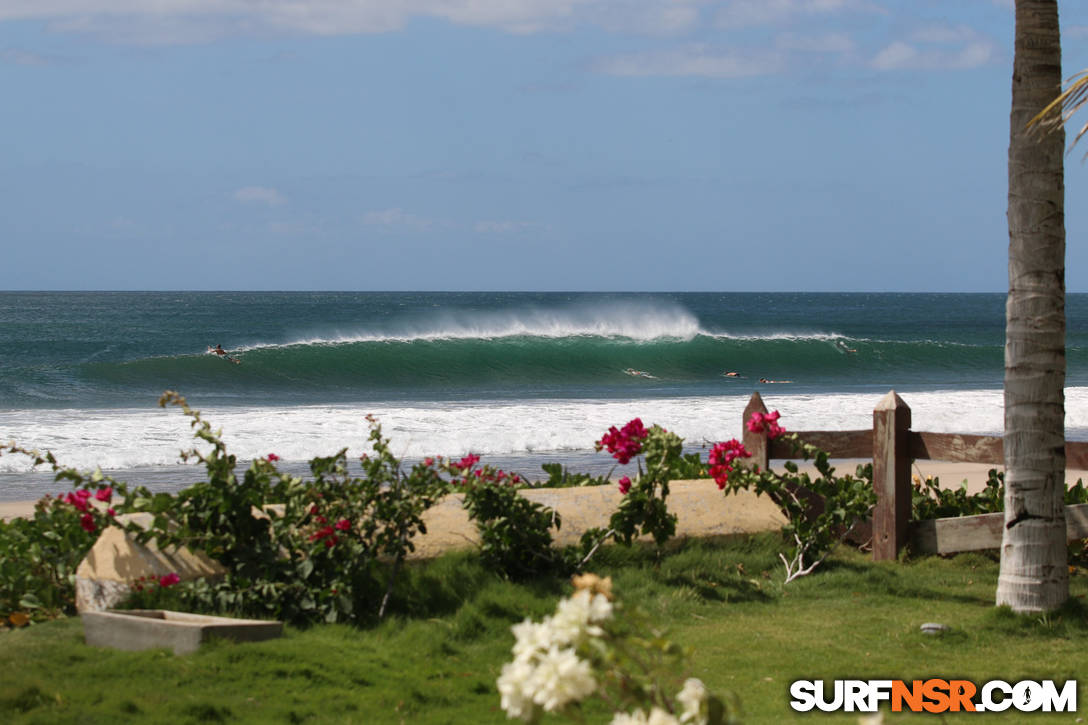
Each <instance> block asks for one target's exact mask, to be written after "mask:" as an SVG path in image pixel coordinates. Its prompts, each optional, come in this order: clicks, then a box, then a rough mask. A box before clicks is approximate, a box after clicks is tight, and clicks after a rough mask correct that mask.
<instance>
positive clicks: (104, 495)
mask: <svg viewBox="0 0 1088 725" xmlns="http://www.w3.org/2000/svg"><path fill="white" fill-rule="evenodd" d="M94 497H95V498H96V499H98V500H99V501H102V502H106V501H109V500H110V499H111V498H113V488H112V487H111V486H107V487H106V488H100V489H98V490H97V491H95V492H94Z"/></svg>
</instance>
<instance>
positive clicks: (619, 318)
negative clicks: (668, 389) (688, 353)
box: [238, 300, 706, 351]
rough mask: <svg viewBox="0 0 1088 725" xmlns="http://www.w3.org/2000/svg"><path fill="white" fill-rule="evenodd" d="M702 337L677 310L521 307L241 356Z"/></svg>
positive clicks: (298, 341)
mask: <svg viewBox="0 0 1088 725" xmlns="http://www.w3.org/2000/svg"><path fill="white" fill-rule="evenodd" d="M699 334H706V333H705V332H704V331H703V330H702V329H701V328H700V327H699V321H698V319H697V318H696V317H695V316H694V315H693V314H691V312H689V311H688V310H686V309H684V308H683V307H681V306H680V305H677V304H671V303H666V302H662V301H660V300H658V301H653V302H649V301H646V302H644V301H639V300H630V301H602V302H592V303H580V304H573V305H570V306H569V307H565V308H558V309H555V308H550V309H542V308H535V307H525V308H521V309H512V310H503V311H495V312H491V311H464V312H458V311H455V310H453V311H451V310H436V311H435V312H434V314H433V315H431V316H428V317H426V318H424V319H403V320H400V321H396V322H393V323H390V324H389V325H387V326H386V327H367V328H364V329H359V330H344V329H340V330H334V331H322V332H320V333H316V334H303V335H298V336H296V337H295V339H293V340H291V341H290V342H287V343H254V344H250V345H248V346H244V347H240V348H238V349H239V350H241V351H245V350H253V349H258V348H267V347H288V346H294V345H341V344H348V343H355V342H411V341H415V340H494V339H501V338H509V337H541V338H553V339H555V338H566V337H608V338H621V339H629V340H634V341H638V342H646V341H650V340H660V339H678V340H690V339H692V338H693V337H695V336H696V335H699Z"/></svg>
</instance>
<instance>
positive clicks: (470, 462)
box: [450, 453, 480, 471]
mask: <svg viewBox="0 0 1088 725" xmlns="http://www.w3.org/2000/svg"><path fill="white" fill-rule="evenodd" d="M479 462H480V457H479V456H477V455H475V454H474V453H470V454H468V455H467V456H465V457H464V458H462V459H461V461H460V462H459V463H451V464H450V468H453V469H456V470H459V471H463V470H465V469H468V468H472V467H473V466H475V465H476V464H477V463H479Z"/></svg>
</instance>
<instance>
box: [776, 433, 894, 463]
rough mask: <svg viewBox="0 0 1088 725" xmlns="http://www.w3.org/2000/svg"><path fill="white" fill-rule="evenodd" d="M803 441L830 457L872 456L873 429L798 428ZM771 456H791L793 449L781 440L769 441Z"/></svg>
mask: <svg viewBox="0 0 1088 725" xmlns="http://www.w3.org/2000/svg"><path fill="white" fill-rule="evenodd" d="M789 432H790V433H794V432H796V433H797V435H798V436H799V437H800V438H801V440H802V441H804V442H805V443H810V444H812V445H814V446H816V447H817V448H820V449H822V450H825V451H827V453H828V455H830V456H831V457H832V458H872V457H873V431H872V429H868V430H799V431H789ZM769 449H770V457H771V458H793V457H794V453H793V449H792V448H791V447H790V446H789V444H787V443H783V442H782V441H778V440H775V441H770V446H769Z"/></svg>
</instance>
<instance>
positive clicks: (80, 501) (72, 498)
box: [64, 488, 91, 511]
mask: <svg viewBox="0 0 1088 725" xmlns="http://www.w3.org/2000/svg"><path fill="white" fill-rule="evenodd" d="M90 497H91V492H90V491H88V490H87V489H85V488H81V489H80V490H78V491H76V492H75V493H74V494H73V493H69V494H68V495H67V496H65V497H64V502H65V503H69V504H71V505H72V506H75V507H76V510H77V511H86V510H87V509H88V507H89V504H88V503H87V499H89V498H90Z"/></svg>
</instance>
